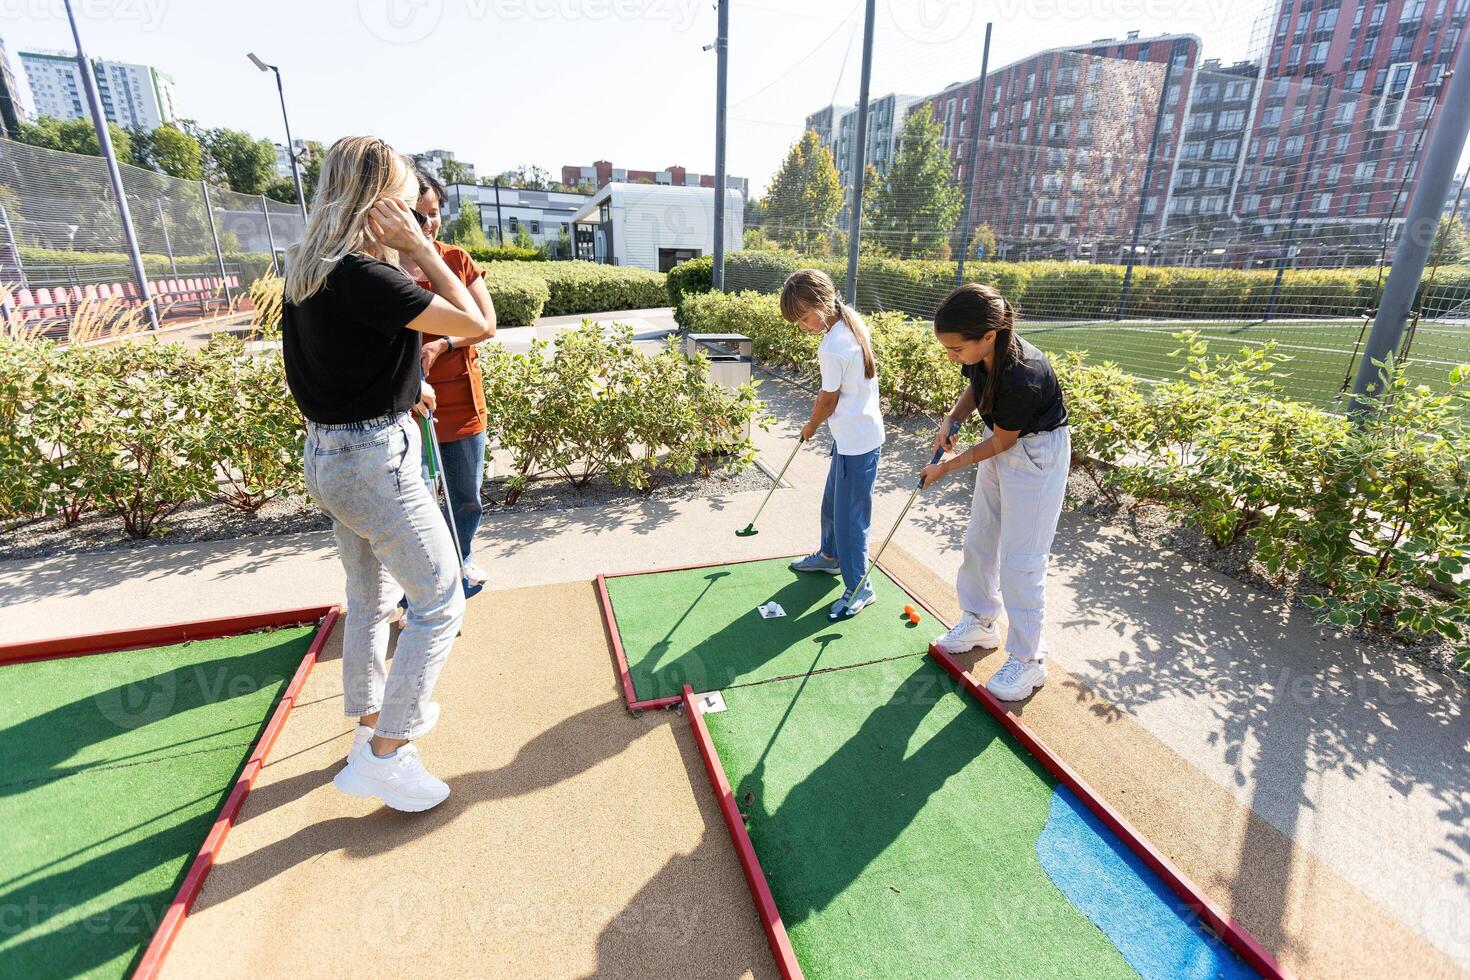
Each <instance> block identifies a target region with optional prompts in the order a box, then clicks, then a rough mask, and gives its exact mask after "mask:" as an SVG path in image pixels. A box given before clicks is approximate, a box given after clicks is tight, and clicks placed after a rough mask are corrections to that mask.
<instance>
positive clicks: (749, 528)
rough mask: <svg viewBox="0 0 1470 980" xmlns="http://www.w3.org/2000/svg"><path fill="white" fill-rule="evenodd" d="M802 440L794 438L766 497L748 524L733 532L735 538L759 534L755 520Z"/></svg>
mask: <svg viewBox="0 0 1470 980" xmlns="http://www.w3.org/2000/svg"><path fill="white" fill-rule="evenodd" d="M804 442H806V440H805V439H801V438H798V439H797V440H796V445H795V446H794V447H792V450H791V455H790V456H787V457H786V465H785V466H783V467H781V472H780V473H777V474H776V482H775V483H772V484H771V489H769V490H767V491H766V499H765V500H762V501H761V505H760V506H759V507H757V508H756V509H755V516H754V517H752V518H751V519H750V523H749V524H747V525H745V527H743V528H741V529H740V530H738V531H736V532H735V536H736V537H737V538H748V537H750V536H751V535H752V534H760V532H759V531H757V530H756V529H755V522H756V521H758V520H760V516H761V511H763V510H765V509H766V504H767V503H768V502H769V501H770V499H771V494H773V493H775V492H776V488H777V487H779V486H780V485H781V480H782V479H783V478H784V477H785V476H786V470H787V468H788V467H790V466H791V461H792V460H793V459H795V458H796V452H797V450H799V449H800V448H801V444H802V443H804Z"/></svg>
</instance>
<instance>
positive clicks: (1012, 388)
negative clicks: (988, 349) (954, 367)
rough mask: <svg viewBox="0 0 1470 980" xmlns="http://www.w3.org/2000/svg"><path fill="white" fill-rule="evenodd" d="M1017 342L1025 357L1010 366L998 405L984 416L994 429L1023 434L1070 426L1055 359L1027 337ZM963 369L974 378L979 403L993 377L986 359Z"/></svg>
mask: <svg viewBox="0 0 1470 980" xmlns="http://www.w3.org/2000/svg"><path fill="white" fill-rule="evenodd" d="M1016 341H1017V346H1018V347H1020V349H1021V356H1020V357H1017V358H1013V359H1012V360H1011V362H1010V364H1008V365H1007V366H1006V369H1005V372H1004V373H1003V374H1002V375H1001V377H1000V384H999V385H998V386H997V387H996V389H995V404H994V405H992V406H991V411H990V412H989V413H988V414H983V415H981V418H983V419H984V420H985V424H986V425H988V426H990V427H991V428H992V429H1006V430H1008V431H1011V432H1019V433H1021V435H1023V436H1027V435H1030V434H1031V433H1033V432H1049V431H1051V430H1052V429H1056V428H1060V427H1061V426H1063V425H1066V424H1067V405H1066V403H1065V402H1064V401H1062V386H1061V385H1060V384H1058V383H1057V373H1056V372H1055V371H1054V370H1052V366H1051V361H1050V360H1049V359H1048V358H1047V356H1046V355H1045V354H1043V353H1042V352H1041V351H1040V350H1038V349H1037V348H1036V347H1035V346H1033V345H1032V344H1030V343H1028V342H1027V341H1026V338H1024V337H1017V338H1016ZM960 371H961V372H962V373H963V374H964V376H965V377H967V378H969V379H970V389H971V390H972V391H973V392H974V397H975V404H976V405H979V404H980V394H981V392H983V391H984V390H985V382H986V379H987V378H988V376H989V371H988V370H986V367H985V362H984V361H980V362H978V363H975V364H966V365H963V366H962V367H961V368H960Z"/></svg>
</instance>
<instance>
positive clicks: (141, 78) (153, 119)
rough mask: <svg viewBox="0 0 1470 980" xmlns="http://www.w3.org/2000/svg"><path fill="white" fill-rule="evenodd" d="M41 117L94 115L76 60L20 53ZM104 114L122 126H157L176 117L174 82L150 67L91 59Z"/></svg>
mask: <svg viewBox="0 0 1470 980" xmlns="http://www.w3.org/2000/svg"><path fill="white" fill-rule="evenodd" d="M20 63H21V66H22V67H23V68H24V69H25V73H26V81H27V82H28V83H29V84H30V87H31V100H32V101H33V102H34V109H35V112H36V115H38V116H54V117H56V118H57V119H90V118H91V113H90V112H89V111H88V109H87V93H86V90H85V89H84V88H83V87H82V73H81V69H80V67H79V66H78V65H77V59H76V58H74V57H72V56H71V55H66V54H52V53H49V52H44V51H22V52H20ZM91 63H92V74H93V77H94V78H96V79H97V95H98V97H99V99H100V100H101V102H102V115H103V116H104V117H106V119H107V121H108V122H111V123H116V124H117V125H119V126H121V127H123V128H124V129H131V128H132V127H134V126H138V127H141V128H142V129H145V130H152V129H157V128H158V127H159V126H161V125H163V124H164V123H171V122H175V121H176V120H177V119H178V107H177V104H176V101H175V93H174V80H173V79H172V78H170V77H169V76H167V75H165V74H163V73H162V72H160V71H159V70H158V69H156V68H151V67H149V66H148V65H130V64H125V63H123V62H120V61H100V60H98V59H96V58H93V59H91Z"/></svg>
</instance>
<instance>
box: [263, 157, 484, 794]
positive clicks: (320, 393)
mask: <svg viewBox="0 0 1470 980" xmlns="http://www.w3.org/2000/svg"><path fill="white" fill-rule="evenodd" d="M417 198H418V181H417V179H416V178H415V176H414V174H413V170H412V167H411V165H410V164H409V163H408V162H407V160H405V159H404V158H403V156H401V155H400V154H399V153H397V152H396V151H395V150H394V149H393V148H392V147H391V146H389V145H388V144H387V143H384V142H383V141H382V140H380V139H377V138H375V137H371V136H349V137H346V138H344V139H341V140H338V141H337V142H336V143H334V144H333V145H332V148H331V149H330V150H328V151H327V155H326V157H325V158H324V159H323V161H322V170H321V177H320V179H319V181H318V186H317V192H316V195H315V197H314V200H313V202H312V212H311V217H310V218H309V219H308V220H307V223H306V237H305V240H304V241H303V242H302V243H301V244H300V245H298V246H296V247H295V249H294V250H293V254H292V257H291V261H290V263H289V265H288V268H289V272H288V273H287V276H286V286H285V303H284V307H283V311H282V316H281V342H282V348H283V351H284V355H285V362H286V381H287V383H288V385H289V386H290V388H291V394H292V396H293V397H294V398H295V399H296V405H297V407H298V408H299V409H301V414H302V415H304V416H305V417H306V449H305V456H304V461H303V462H304V467H305V471H306V474H305V475H306V487H307V489H308V490H309V491H310V493H311V496H312V499H313V500H315V501H316V502H317V504H318V505H319V506H320V507H321V508H322V510H324V511H326V513H327V515H328V516H329V517H331V519H332V530H333V532H334V534H335V536H336V541H337V554H338V556H339V557H340V558H341V560H342V567H343V571H344V572H345V576H346V580H347V584H346V593H347V616H346V622H345V623H344V624H343V628H342V631H343V637H342V688H343V705H344V708H345V710H346V712H347V714H348V716H349V717H352V718H355V719H356V720H357V723H358V727H357V733H356V735H355V737H354V738H353V742H352V749H351V751H350V752H349V755H348V763H347V768H345V769H343V770H341V771H340V772H338V773H337V774H336V776H335V777H334V778H333V782H334V783H335V784H336V786H337V788H338V789H341V790H342V791H344V792H346V793H350V794H351V795H353V796H362V797H366V796H375V797H377V798H379V799H381V800H382V801H383V802H385V803H387V804H388V805H389V806H391V807H393V808H394V809H397V810H408V811H418V810H427V809H429V808H430V807H433V806H437V805H438V804H439V803H441V802H443V800H444V799H445V797H447V796H448V795H449V787H448V786H447V785H446V784H445V783H444V782H443V781H441V780H439V779H436V778H435V777H434V776H432V775H431V774H430V773H429V772H428V770H427V769H425V768H424V764H423V762H422V761H421V760H420V759H419V755H418V749H417V748H416V746H414V745H413V744H412V742H413V740H414V739H417V738H419V737H420V736H422V735H423V734H425V733H426V732H428V730H429V729H430V728H432V727H433V725H434V723H435V722H436V721H437V720H438V717H439V706H438V705H437V704H435V703H434V702H433V701H432V700H430V697H431V695H432V693H433V690H434V683H435V681H436V680H437V679H438V676H439V672H440V670H441V669H442V668H443V666H444V661H445V658H447V657H448V655H449V648H450V647H451V646H452V645H453V644H454V637H455V634H456V632H457V631H458V629H459V623H460V619H461V617H462V616H463V614H464V595H463V593H462V592H461V589H460V582H459V555H458V554H456V553H455V549H454V545H453V543H452V542H451V540H450V537H449V528H448V526H447V525H446V524H445V523H444V519H443V518H442V517H440V515H439V508H438V507H437V506H436V505H435V503H434V500H433V498H432V497H431V496H430V494H429V488H428V487H427V486H426V485H425V483H424V481H423V479H422V477H421V476H420V472H419V467H420V460H421V458H422V457H421V453H422V446H421V444H420V436H419V428H418V426H417V425H415V424H414V422H413V419H412V416H411V414H410V411H411V410H417V411H420V412H426V411H432V409H433V407H434V396H433V391H432V389H429V388H427V387H426V386H423V385H421V383H420V380H419V379H420V369H419V357H420V354H419V347H420V344H419V334H420V333H421V332H422V333H430V334H436V335H438V336H446V337H472V336H476V335H479V334H481V333H483V332H484V330H485V318H484V316H483V315H482V314H481V312H480V310H479V308H478V307H477V306H476V305H475V302H474V300H473V299H472V298H471V297H470V293H469V291H468V290H467V289H466V288H465V286H464V284H463V283H462V282H460V280H459V279H458V278H457V277H456V276H455V275H454V274H453V273H451V272H450V271H449V269H448V267H447V266H446V265H445V264H444V260H443V259H442V258H440V257H439V253H438V252H437V251H436V250H435V249H434V247H433V245H432V244H431V243H430V241H429V240H428V238H426V237H425V236H424V234H423V233H422V232H421V231H420V230H419V223H418V220H417V219H418V217H419V216H418V215H416V214H415V212H414V210H413V205H414V203H415V201H416V200H417ZM401 255H404V256H408V257H409V258H411V259H412V260H413V262H414V263H415V264H416V265H417V266H418V268H420V269H422V270H423V272H424V275H425V277H426V278H427V279H428V280H429V281H430V282H431V284H432V285H433V287H434V291H433V292H430V291H429V290H427V289H424V288H422V287H421V286H419V285H417V284H415V283H414V281H413V280H412V279H410V278H409V277H408V275H407V274H406V273H405V272H404V271H403V269H402V268H401V267H400V266H399V258H400V256H401ZM416 406H417V407H416ZM395 582H396V583H397V584H396V585H395V584H394V583H395ZM400 590H401V592H402V593H407V595H408V598H409V602H410V604H411V607H412V608H411V611H410V612H409V614H408V618H407V625H406V626H405V627H404V629H403V632H402V634H400V636H399V639H398V647H397V649H396V651H395V652H394V654H393V665H392V668H391V669H389V668H388V666H387V656H388V617H389V615H390V614H391V613H392V611H393V608H394V606H395V605H396V604H397V601H398V596H399V595H400V594H401V592H400Z"/></svg>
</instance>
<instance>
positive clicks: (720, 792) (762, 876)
mask: <svg viewBox="0 0 1470 980" xmlns="http://www.w3.org/2000/svg"><path fill="white" fill-rule="evenodd" d="M681 700H682V701H683V702H684V710H685V712H687V713H688V715H689V727H690V728H691V729H693V730H694V740H695V742H697V743H698V744H699V754H700V756H701V757H702V758H703V759H704V770H705V772H706V773H708V774H709V781H710V785H711V786H713V787H714V790H715V797H716V799H717V800H718V801H719V804H720V815H721V816H722V817H724V818H725V826H726V828H728V829H729V831H730V841H731V843H733V844H734V845H735V856H736V857H737V858H739V859H740V870H741V871H742V872H744V873H745V883H746V885H747V886H749V888H750V897H751V898H752V899H754V900H755V911H756V914H757V915H759V916H760V920H761V928H762V929H764V930H765V933H766V940H767V941H768V942H769V943H770V944H771V955H772V956H774V957H775V958H776V967H777V969H779V970H780V971H781V976H782V977H784V978H786V980H799V978H802V977H803V976H804V975H803V973H802V972H801V964H800V963H798V962H797V961H796V951H795V950H793V949H792V948H791V937H790V936H788V935H787V934H786V924H785V923H784V922H782V921H781V911H780V910H779V909H777V908H776V899H775V898H774V897H772V895H771V886H770V884H769V883H768V882H767V881H766V872H765V870H764V869H763V868H762V867H761V862H760V858H758V857H757V856H756V853H755V845H753V844H752V843H751V842H750V833H749V832H748V831H746V829H745V820H744V818H742V817H741V816H740V807H739V806H738V805H736V803H735V794H734V793H732V792H731V791H730V781H729V780H728V779H727V778H725V767H724V765H723V764H722V763H721V762H720V755H719V753H718V752H717V751H716V750H715V743H714V741H713V740H712V739H711V738H710V735H709V728H708V726H706V725H705V723H704V713H703V712H702V711H700V710H699V703H698V701H696V700H695V697H694V689H693V688H692V687H690V686H689V685H688V684H685V685H684V695H683V698H682V699H681Z"/></svg>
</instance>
